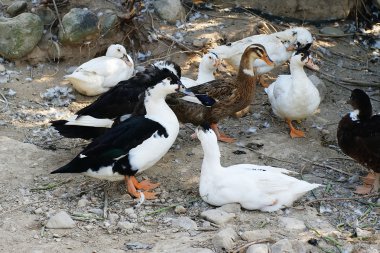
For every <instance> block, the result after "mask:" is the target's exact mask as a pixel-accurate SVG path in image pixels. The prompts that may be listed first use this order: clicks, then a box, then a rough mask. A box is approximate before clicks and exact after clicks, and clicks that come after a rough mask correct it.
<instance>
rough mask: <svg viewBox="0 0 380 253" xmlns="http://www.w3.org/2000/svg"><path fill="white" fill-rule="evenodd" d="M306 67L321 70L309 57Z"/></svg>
mask: <svg viewBox="0 0 380 253" xmlns="http://www.w3.org/2000/svg"><path fill="white" fill-rule="evenodd" d="M305 66H306V67H308V68H309V69H313V70H319V67H318V65H316V64H314V62H313V59H312V58H310V57H309V60H308V61H307V62H306V64H305Z"/></svg>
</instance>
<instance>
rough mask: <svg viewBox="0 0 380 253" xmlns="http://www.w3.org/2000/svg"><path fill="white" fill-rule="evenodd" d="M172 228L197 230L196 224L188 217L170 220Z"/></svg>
mask: <svg viewBox="0 0 380 253" xmlns="http://www.w3.org/2000/svg"><path fill="white" fill-rule="evenodd" d="M172 226H173V227H177V228H183V229H185V230H194V229H197V223H196V222H195V221H193V220H192V219H190V218H189V217H179V218H176V219H173V220H172Z"/></svg>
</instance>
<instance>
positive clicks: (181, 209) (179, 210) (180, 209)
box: [174, 205, 187, 214]
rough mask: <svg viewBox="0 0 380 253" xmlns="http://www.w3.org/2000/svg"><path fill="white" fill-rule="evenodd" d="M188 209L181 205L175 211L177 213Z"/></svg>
mask: <svg viewBox="0 0 380 253" xmlns="http://www.w3.org/2000/svg"><path fill="white" fill-rule="evenodd" d="M186 211H187V209H186V208H185V207H183V206H181V205H179V206H176V207H175V208H174V212H175V213H177V214H181V213H186Z"/></svg>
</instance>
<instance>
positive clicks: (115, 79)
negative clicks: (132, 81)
mask: <svg viewBox="0 0 380 253" xmlns="http://www.w3.org/2000/svg"><path fill="white" fill-rule="evenodd" d="M133 71H134V64H133V61H132V58H131V57H130V56H129V55H128V54H127V51H126V50H125V48H124V47H123V46H122V45H119V44H114V45H111V46H109V47H108V49H107V52H106V55H105V56H101V57H97V58H94V59H92V60H89V61H88V62H85V63H83V64H82V65H80V66H79V67H78V68H77V69H76V70H75V71H74V72H73V73H72V74H71V75H66V76H65V79H67V80H69V81H70V82H71V84H72V85H73V87H74V89H76V90H77V91H78V92H79V93H81V94H83V95H86V96H96V95H99V94H102V93H104V92H106V91H108V90H109V89H110V88H112V87H113V86H115V85H116V84H118V83H119V82H120V81H123V80H127V79H129V78H130V77H131V76H132V74H133Z"/></svg>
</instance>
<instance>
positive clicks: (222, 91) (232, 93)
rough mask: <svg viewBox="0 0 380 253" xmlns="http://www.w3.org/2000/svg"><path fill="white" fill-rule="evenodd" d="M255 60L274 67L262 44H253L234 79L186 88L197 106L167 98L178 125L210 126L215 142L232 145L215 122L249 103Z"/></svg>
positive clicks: (253, 82)
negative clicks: (216, 139)
mask: <svg viewBox="0 0 380 253" xmlns="http://www.w3.org/2000/svg"><path fill="white" fill-rule="evenodd" d="M256 59H262V60H263V61H265V62H266V63H267V64H268V65H271V64H273V62H272V60H271V59H270V58H269V57H268V55H267V53H266V50H265V48H264V47H263V46H262V45H259V44H252V45H250V46H248V47H247V48H246V50H245V51H244V53H243V56H242V57H241V62H240V68H239V72H238V75H237V77H236V80H234V81H232V80H214V81H211V82H207V83H203V84H200V85H197V86H194V87H191V88H189V89H188V91H189V94H191V95H193V96H195V97H196V98H197V100H198V101H196V103H194V102H195V101H187V100H186V99H182V98H179V97H178V96H168V97H167V99H166V101H167V102H168V104H169V106H170V108H172V110H173V111H174V113H175V114H176V115H177V118H178V120H179V121H180V122H182V123H192V124H194V125H202V126H205V125H209V126H211V128H212V129H213V130H214V131H215V133H216V135H217V137H218V140H220V141H224V142H233V141H235V140H234V139H233V138H231V137H228V136H226V135H224V134H223V133H221V132H219V130H218V126H217V123H218V122H219V121H220V120H221V119H223V118H225V117H228V116H231V115H233V114H234V113H235V112H238V111H240V110H242V109H244V108H245V107H247V106H248V105H249V104H251V102H252V100H253V98H254V96H255V90H256V82H257V78H256V76H255V69H254V67H253V62H254V61H255V60H256Z"/></svg>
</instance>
